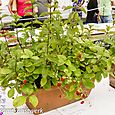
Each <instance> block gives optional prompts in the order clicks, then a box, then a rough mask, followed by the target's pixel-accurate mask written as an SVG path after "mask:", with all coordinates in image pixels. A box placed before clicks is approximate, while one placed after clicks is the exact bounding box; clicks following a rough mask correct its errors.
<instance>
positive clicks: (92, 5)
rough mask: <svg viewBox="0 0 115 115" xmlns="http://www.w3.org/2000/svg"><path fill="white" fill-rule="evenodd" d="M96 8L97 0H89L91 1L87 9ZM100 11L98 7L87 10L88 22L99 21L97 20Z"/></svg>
mask: <svg viewBox="0 0 115 115" xmlns="http://www.w3.org/2000/svg"><path fill="white" fill-rule="evenodd" d="M94 8H98V3H97V0H89V3H88V5H87V10H91V9H94ZM98 13H99V10H98V9H96V10H92V11H87V17H86V23H98V20H97V14H98Z"/></svg>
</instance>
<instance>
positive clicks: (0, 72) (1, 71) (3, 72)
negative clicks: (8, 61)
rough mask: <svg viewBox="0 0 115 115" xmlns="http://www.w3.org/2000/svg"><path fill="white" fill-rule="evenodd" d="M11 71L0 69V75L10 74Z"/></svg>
mask: <svg viewBox="0 0 115 115" xmlns="http://www.w3.org/2000/svg"><path fill="white" fill-rule="evenodd" d="M11 72H12V71H11V70H10V69H8V68H0V74H5V75H6V74H9V73H11Z"/></svg>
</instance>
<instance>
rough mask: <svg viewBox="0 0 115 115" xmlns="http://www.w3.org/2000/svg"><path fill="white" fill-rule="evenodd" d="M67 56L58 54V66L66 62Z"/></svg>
mask: <svg viewBox="0 0 115 115" xmlns="http://www.w3.org/2000/svg"><path fill="white" fill-rule="evenodd" d="M65 60H66V57H65V56H64V55H58V66H60V65H63V64H64V63H65Z"/></svg>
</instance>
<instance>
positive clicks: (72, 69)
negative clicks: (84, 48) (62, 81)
mask: <svg viewBox="0 0 115 115" xmlns="http://www.w3.org/2000/svg"><path fill="white" fill-rule="evenodd" d="M68 68H69V69H70V70H71V71H76V68H75V66H74V65H72V64H71V65H69V67H68Z"/></svg>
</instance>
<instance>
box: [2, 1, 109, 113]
mask: <svg viewBox="0 0 115 115" xmlns="http://www.w3.org/2000/svg"><path fill="white" fill-rule="evenodd" d="M48 7H49V9H50V12H48V15H49V17H48V19H46V20H45V21H44V22H43V23H42V24H41V22H39V21H38V20H34V21H33V22H32V24H31V25H33V23H40V24H41V27H40V28H39V29H36V30H35V28H34V27H33V26H30V27H26V26H27V25H28V24H30V23H31V22H30V23H25V24H23V25H22V26H24V27H26V28H22V29H21V30H19V29H17V28H16V31H15V32H9V33H8V34H14V35H16V40H17V44H16V46H15V47H9V46H8V45H9V42H8V41H7V40H6V42H2V41H0V84H1V86H2V87H4V88H5V89H6V88H10V89H9V91H8V97H10V98H13V105H14V107H16V108H17V107H19V106H21V105H23V104H25V103H26V104H27V106H29V108H30V109H33V110H37V111H34V113H35V114H39V112H40V111H39V110H40V108H42V109H43V112H44V111H48V110H51V109H54V108H57V107H60V106H63V105H65V104H68V103H71V102H74V101H75V100H79V99H83V98H86V97H87V96H88V95H89V93H90V91H91V89H92V88H94V87H95V84H94V82H95V80H96V81H98V82H99V81H101V79H102V77H103V76H104V77H107V75H108V73H109V71H110V70H109V68H108V63H109V62H110V61H111V55H110V52H109V51H108V50H107V49H106V48H105V47H103V46H101V45H100V44H95V43H94V42H93V41H92V40H90V39H89V37H90V36H89V35H90V31H91V30H88V31H86V30H85V29H84V26H83V23H82V21H81V20H80V18H79V17H78V14H77V12H72V13H71V14H70V15H69V17H68V19H67V20H65V21H63V18H62V16H61V14H60V12H59V11H58V10H56V8H58V5H57V1H55V2H54V4H53V5H51V4H50V5H48ZM68 8H71V7H67V8H66V9H68ZM52 9H55V10H54V11H52ZM14 18H15V21H14V22H12V24H13V25H15V26H16V24H15V22H16V21H17V19H18V17H17V16H16V15H14ZM17 26H18V25H17ZM87 32H88V33H89V34H87ZM20 34H21V35H20ZM28 37H30V39H31V40H30V41H29V40H28ZM52 88H53V89H52ZM52 90H53V91H54V93H52V92H51V91H52ZM16 92H18V94H21V95H18V96H15V93H16ZM58 93H59V94H58ZM41 94H43V95H42V96H41ZM46 94H48V95H46ZM50 96H53V97H52V98H54V99H55V101H53V100H52V101H50V102H43V100H41V98H42V97H44V98H45V99H46V100H47V98H48V99H49V98H50ZM54 96H56V97H54ZM65 98H66V99H65ZM56 99H60V101H59V102H60V103H61V101H62V100H64V104H59V103H58V101H57V100H56ZM68 100H69V101H68ZM44 103H45V104H46V105H44ZM50 103H51V104H52V103H55V104H54V105H56V106H55V107H51V106H50V105H49V104H50ZM58 104H59V106H57V105H58ZM44 106H45V107H44Z"/></svg>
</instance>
